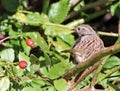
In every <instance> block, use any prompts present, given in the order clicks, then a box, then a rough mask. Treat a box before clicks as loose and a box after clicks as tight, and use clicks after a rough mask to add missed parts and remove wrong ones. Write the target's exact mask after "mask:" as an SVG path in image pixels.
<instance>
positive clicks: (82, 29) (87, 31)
mask: <svg viewBox="0 0 120 91" xmlns="http://www.w3.org/2000/svg"><path fill="white" fill-rule="evenodd" d="M74 30H75V31H76V32H77V34H78V35H79V36H84V35H94V34H96V32H95V31H94V30H93V28H92V27H91V26H89V25H86V24H83V25H80V26H77V27H76V28H75V29H74Z"/></svg>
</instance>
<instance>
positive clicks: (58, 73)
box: [48, 62, 70, 79]
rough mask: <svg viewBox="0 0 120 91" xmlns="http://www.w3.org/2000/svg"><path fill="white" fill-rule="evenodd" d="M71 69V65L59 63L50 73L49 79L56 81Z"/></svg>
mask: <svg viewBox="0 0 120 91" xmlns="http://www.w3.org/2000/svg"><path fill="white" fill-rule="evenodd" d="M69 68H70V64H69V63H67V62H66V63H65V62H60V63H57V64H55V65H54V66H52V67H51V69H50V72H49V73H48V77H49V78H51V79H55V78H57V77H59V76H61V75H62V74H63V73H64V72H65V71H66V70H67V69H69Z"/></svg>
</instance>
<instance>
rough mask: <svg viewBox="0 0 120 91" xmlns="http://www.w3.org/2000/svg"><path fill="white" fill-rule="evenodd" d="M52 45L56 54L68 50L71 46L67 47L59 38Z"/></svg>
mask: <svg viewBox="0 0 120 91" xmlns="http://www.w3.org/2000/svg"><path fill="white" fill-rule="evenodd" d="M53 45H54V46H55V48H56V50H57V51H58V52H60V51H63V50H67V49H70V48H71V46H70V45H68V44H67V43H66V42H65V41H63V40H62V39H61V38H59V37H57V41H54V42H53Z"/></svg>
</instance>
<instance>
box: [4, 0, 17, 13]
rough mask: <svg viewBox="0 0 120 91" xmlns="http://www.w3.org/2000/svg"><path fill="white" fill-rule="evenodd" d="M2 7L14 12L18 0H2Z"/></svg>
mask: <svg viewBox="0 0 120 91" xmlns="http://www.w3.org/2000/svg"><path fill="white" fill-rule="evenodd" d="M2 5H3V7H4V8H5V9H6V10H7V11H10V12H15V11H16V10H17V8H18V6H19V0H2Z"/></svg>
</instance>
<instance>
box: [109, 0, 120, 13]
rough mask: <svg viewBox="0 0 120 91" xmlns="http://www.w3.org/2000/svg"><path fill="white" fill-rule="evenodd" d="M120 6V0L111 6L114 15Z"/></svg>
mask: <svg viewBox="0 0 120 91" xmlns="http://www.w3.org/2000/svg"><path fill="white" fill-rule="evenodd" d="M119 6H120V2H117V3H115V4H113V5H111V7H110V11H111V14H112V15H114V14H115V13H116V9H117V8H118V7H119Z"/></svg>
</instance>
